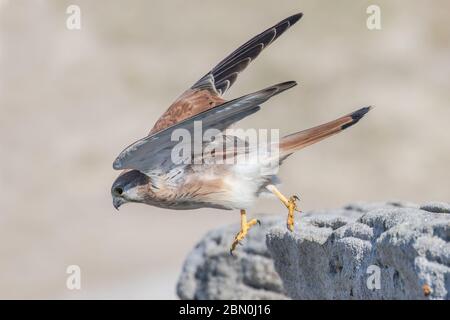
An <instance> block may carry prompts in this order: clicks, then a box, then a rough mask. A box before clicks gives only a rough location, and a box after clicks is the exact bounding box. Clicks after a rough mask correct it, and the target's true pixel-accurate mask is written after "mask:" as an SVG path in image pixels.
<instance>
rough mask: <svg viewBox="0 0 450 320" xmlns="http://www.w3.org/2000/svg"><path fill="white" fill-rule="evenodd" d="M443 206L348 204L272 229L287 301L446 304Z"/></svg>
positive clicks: (448, 252)
mask: <svg viewBox="0 0 450 320" xmlns="http://www.w3.org/2000/svg"><path fill="white" fill-rule="evenodd" d="M448 206H449V205H448V204H445V203H439V204H436V203H433V204H432V205H430V204H427V205H424V206H417V205H414V204H410V203H401V202H388V203H384V204H383V203H379V204H361V203H360V204H352V205H348V206H346V207H344V210H342V209H338V210H337V211H335V210H328V211H327V212H328V214H327V213H325V212H321V213H317V212H316V214H307V215H305V216H304V217H303V218H300V219H298V221H299V223H298V224H297V225H296V228H295V230H294V232H289V231H287V230H286V229H285V228H283V227H282V226H281V225H280V226H274V227H273V228H272V229H271V230H269V233H268V235H267V238H266V241H267V246H268V249H269V251H270V253H271V255H272V257H273V259H274V261H275V268H276V270H277V271H278V273H279V275H280V277H281V278H282V279H283V284H284V287H285V289H286V292H287V294H288V295H289V296H290V297H292V298H293V299H449V297H450V243H449V239H450V215H448V214H446V213H436V211H438V210H440V211H439V212H445V211H446V208H447V207H448ZM436 208H439V209H436ZM425 209H427V210H425ZM430 211H431V212H430ZM336 213H337V216H336ZM378 271H379V275H380V277H379V280H380V281H379V286H380V287H379V289H378V288H377V283H376V281H375V280H374V279H375V278H374V276H375V274H376V273H377V272H378ZM374 272H375V273H374ZM368 282H369V285H368ZM424 286H425V287H424ZM424 288H429V289H430V294H429V295H426V294H425V291H424Z"/></svg>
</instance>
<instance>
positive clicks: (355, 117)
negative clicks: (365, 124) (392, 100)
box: [341, 106, 372, 130]
mask: <svg viewBox="0 0 450 320" xmlns="http://www.w3.org/2000/svg"><path fill="white" fill-rule="evenodd" d="M370 109H372V106H369V107H364V108H361V109H359V110H356V111H355V112H353V113H351V114H349V116H351V117H352V121H351V122H349V123H346V124H344V125H343V126H342V127H341V129H342V130H344V129H347V128H348V127H351V126H352V125H354V124H356V123H358V121H359V120H361V119H362V118H363V117H364V116H365V115H366V113H367V112H369V111H370Z"/></svg>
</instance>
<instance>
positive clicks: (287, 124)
mask: <svg viewBox="0 0 450 320" xmlns="http://www.w3.org/2000/svg"><path fill="white" fill-rule="evenodd" d="M71 4H75V5H78V6H79V7H80V8H81V30H68V29H67V28H66V19H67V18H68V17H69V15H68V14H67V13H66V9H67V7H68V6H69V5H71ZM371 4H376V5H379V6H380V8H381V27H382V29H381V30H372V31H371V30H368V28H367V26H366V19H367V18H368V14H367V13H366V9H367V7H368V6H369V5H371ZM299 11H302V12H304V14H305V16H304V17H303V19H302V20H301V21H300V22H299V23H298V24H296V25H295V26H294V27H293V28H292V29H290V30H289V31H288V32H287V33H286V34H285V35H283V36H282V37H281V38H280V39H278V40H277V41H276V43H275V44H274V45H273V46H271V47H270V48H269V49H267V50H265V51H264V52H263V53H262V54H261V55H260V56H259V57H258V59H257V61H256V62H254V63H253V64H252V65H251V66H250V67H249V68H248V69H247V70H246V72H245V73H243V74H242V75H241V76H240V78H239V79H238V81H237V83H236V85H235V86H234V87H233V88H232V89H231V90H230V91H229V93H228V94H227V98H232V97H237V96H240V95H242V94H245V93H248V92H251V91H255V90H257V89H260V88H263V87H266V86H268V85H271V84H274V83H277V82H281V81H286V80H296V81H298V82H299V86H297V87H295V88H294V89H292V90H289V91H288V92H286V93H284V94H282V95H280V96H277V97H276V98H274V99H273V100H271V101H270V102H268V104H267V105H266V106H265V108H263V110H262V111H260V112H259V113H257V114H255V115H253V116H251V117H249V118H247V119H245V120H244V121H243V122H242V126H244V127H256V128H280V130H281V133H282V134H288V133H291V132H294V131H298V130H299V129H305V128H307V127H310V126H313V125H317V124H320V123H322V122H325V121H328V120H332V119H334V118H336V117H338V116H341V115H343V114H346V113H348V112H350V111H353V110H355V109H357V108H360V107H362V106H366V105H374V106H376V108H375V109H374V110H373V111H372V112H371V113H370V114H369V115H368V117H367V118H365V119H364V120H363V121H361V123H359V124H358V125H357V126H355V127H353V128H352V129H350V130H348V131H346V132H344V133H342V134H340V135H338V136H335V137H332V138H330V139H328V140H326V141H323V142H321V143H319V144H317V145H314V146H312V147H309V148H307V149H304V150H303V151H302V152H300V153H298V154H296V155H294V156H292V157H291V158H290V159H289V160H288V161H286V162H285V164H284V166H283V167H282V169H281V174H280V175H281V178H282V180H283V185H282V187H281V190H282V191H284V192H285V193H286V194H287V195H290V194H294V193H298V194H300V195H301V202H300V206H301V208H302V209H303V210H309V209H316V208H330V207H339V206H343V205H345V204H347V203H350V202H355V201H382V200H407V201H412V202H416V203H421V202H425V201H431V200H441V201H449V200H450V186H449V181H450V170H449V163H450V151H449V146H450V145H449V142H450V141H449V140H450V134H449V127H448V126H449V119H450V108H449V100H450V90H449V89H450V77H449V74H450V60H449V57H450V41H449V39H450V27H449V24H448V12H450V2H448V1H436V2H434V3H433V5H432V6H431V5H430V3H429V2H428V1H424V0H423V1H406V0H403V1H400V0H398V1H360V0H353V1H350V0H346V1H339V2H337V1H331V0H328V1H325V0H321V1H317V0H310V1H261V0H246V1H239V2H238V1H205V0H190V1H182V0H176V1H174V0H172V1H163V0H158V1H156V0H154V1H126V2H125V1H111V0H108V1H107V0H97V1H87V0H86V1H75V0H71V1H60V0H58V1H56V0H54V1H44V0H41V1H38V0H33V1H31V0H14V1H12V0H9V1H8V0H0V111H1V115H0V165H1V166H0V168H1V169H0V199H1V205H0V208H1V209H0V212H1V213H0V298H27V299H30V298H31V299H35V298H62V299H78V298H101V299H108V298H150V299H153V298H169V299H171V298H176V295H175V283H176V281H177V276H178V273H179V272H180V269H181V267H182V263H183V260H184V258H185V257H186V255H187V254H188V252H189V251H190V249H191V248H192V247H193V246H194V245H195V244H196V242H197V241H198V240H199V239H200V238H201V237H202V236H203V235H204V234H205V233H206V232H207V231H208V230H209V229H211V228H214V227H216V226H219V225H224V224H229V223H236V222H238V220H239V215H238V212H229V211H219V210H212V209H203V210H195V211H176V212H175V211H170V210H163V209H157V208H153V207H149V206H144V205H138V204H131V205H126V206H123V207H122V208H121V210H120V213H119V214H117V212H116V211H115V210H114V208H113V206H112V203H111V196H110V187H111V184H112V181H113V180H114V179H115V177H116V176H117V174H118V172H115V171H114V170H113V169H112V161H113V160H114V159H115V157H116V156H117V155H118V154H119V152H120V151H121V150H122V149H123V148H124V147H126V146H127V145H128V144H130V143H131V142H133V141H134V140H136V139H138V138H141V137H143V136H145V135H146V134H147V132H148V131H149V129H150V128H151V126H152V125H153V123H154V122H155V121H156V120H157V118H158V117H159V116H160V115H161V114H162V113H163V112H164V110H165V109H166V108H167V107H168V106H169V104H170V103H171V102H172V101H173V100H174V99H175V98H176V97H177V96H178V95H179V94H180V93H181V92H182V91H184V90H185V89H186V88H187V87H189V86H190V85H192V84H193V83H194V82H195V81H196V80H198V79H199V78H200V77H201V76H202V75H204V74H205V73H206V72H207V71H208V70H209V69H210V68H211V67H213V66H214V65H215V64H216V63H217V62H218V61H219V60H221V59H222V58H224V57H225V56H226V55H227V54H228V53H230V52H231V51H232V50H234V49H235V48H237V47H238V46H239V45H241V44H242V43H244V42H245V41H247V40H248V39H249V38H250V37H251V36H253V35H255V34H257V33H259V32H261V31H263V30H264V29H266V28H267V27H270V26H272V25H273V24H275V23H276V22H278V21H279V20H282V19H283V18H285V17H287V16H289V15H291V14H294V13H297V12H299ZM256 213H258V214H280V215H285V214H286V210H285V208H284V207H282V206H281V205H280V203H279V202H278V200H271V199H262V200H261V201H260V202H259V203H258V205H257V206H256V207H255V208H254V210H253V211H252V212H251V213H250V214H256ZM230 241H231V239H230ZM69 265H79V266H80V267H81V271H82V273H81V286H82V288H81V290H72V291H71V290H68V289H67V288H66V278H67V276H68V275H67V274H66V268H67V266H69Z"/></svg>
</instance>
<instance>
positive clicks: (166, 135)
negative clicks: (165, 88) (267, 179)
mask: <svg viewBox="0 0 450 320" xmlns="http://www.w3.org/2000/svg"><path fill="white" fill-rule="evenodd" d="M295 85H296V83H295V82H294V81H288V82H284V83H280V84H277V85H274V86H271V87H268V88H266V89H263V90H260V91H257V92H254V93H251V94H248V95H245V96H243V97H240V98H237V99H234V100H231V101H228V102H226V103H224V104H221V105H219V106H217V107H215V108H213V109H209V110H206V111H203V112H201V113H199V114H196V115H194V116H192V117H190V118H188V119H185V120H183V121H181V122H178V123H176V124H174V125H172V126H170V127H168V128H165V129H163V130H162V131H159V132H157V133H155V134H152V135H149V136H147V137H145V138H143V139H141V140H138V141H136V142H135V143H133V144H132V145H130V146H129V147H127V148H126V149H125V150H123V151H122V152H121V153H120V154H119V156H118V157H117V158H116V160H115V161H114V163H113V168H114V169H116V170H123V169H135V170H139V171H141V172H148V171H151V170H164V169H165V168H168V167H172V166H173V165H174V164H173V163H172V160H171V152H172V148H173V147H174V146H175V145H177V144H178V143H179V142H178V141H172V133H173V132H174V130H176V129H181V128H182V129H186V130H188V131H189V133H190V134H191V137H194V134H193V132H194V127H195V123H196V122H197V121H199V123H200V125H201V128H202V132H205V131H206V130H208V129H210V128H214V129H217V130H219V131H223V130H225V129H226V128H228V127H229V126H230V125H231V124H233V123H235V122H237V121H239V120H241V119H243V118H245V117H247V116H249V115H250V114H253V113H255V112H257V111H258V110H259V109H260V106H259V105H260V104H262V103H264V102H266V101H267V100H268V99H270V98H271V97H273V96H274V95H277V94H279V93H281V92H283V91H284V90H287V89H289V88H292V87H293V86H295ZM166 166H167V167H166Z"/></svg>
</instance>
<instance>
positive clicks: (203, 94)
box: [150, 13, 303, 134]
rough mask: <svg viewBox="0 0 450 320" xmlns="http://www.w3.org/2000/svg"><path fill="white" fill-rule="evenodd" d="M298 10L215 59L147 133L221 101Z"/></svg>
mask: <svg viewBox="0 0 450 320" xmlns="http://www.w3.org/2000/svg"><path fill="white" fill-rule="evenodd" d="M302 15H303V14H302V13H298V14H295V15H293V16H290V17H289V18H286V19H284V20H282V21H280V22H279V23H277V24H276V25H274V26H273V27H271V28H269V29H267V30H265V31H264V32H262V33H260V34H258V35H257V36H255V37H253V38H252V39H250V40H249V41H247V42H246V43H244V44H243V45H242V46H240V47H239V48H238V49H236V50H235V51H233V52H232V53H231V54H229V55H228V56H227V57H226V58H225V59H223V60H222V61H221V62H219V64H218V65H216V66H215V67H214V68H213V69H212V70H211V71H209V72H208V73H207V74H206V75H204V76H203V77H202V78H201V79H200V80H198V81H197V82H196V83H195V84H194V85H193V86H192V87H191V88H190V89H188V90H187V91H186V92H185V93H183V94H182V95H181V96H180V97H179V98H178V99H177V100H176V101H175V102H174V103H173V104H172V105H171V106H170V107H169V109H167V111H166V112H165V113H164V114H163V115H162V116H161V118H159V119H158V121H157V122H156V123H155V125H154V127H153V128H152V130H151V131H150V134H153V133H156V132H158V131H161V130H163V129H164V128H167V127H170V126H172V125H174V124H176V123H178V122H181V121H183V120H185V119H187V118H189V117H192V116H193V115H196V114H199V113H201V112H204V111H206V110H208V109H211V108H214V107H216V106H217V105H220V104H222V103H224V102H225V100H224V99H222V98H221V96H222V95H223V94H224V93H225V92H226V91H227V90H228V89H229V88H230V87H231V85H232V84H233V83H234V82H235V81H236V78H237V76H238V74H239V73H240V72H242V71H243V70H244V69H245V68H246V67H247V66H248V65H249V64H250V62H251V61H253V60H254V59H255V58H256V57H257V56H258V55H259V54H260V53H261V51H262V50H263V49H264V48H266V47H267V46H269V45H270V44H271V43H272V42H274V41H275V40H276V39H277V38H278V37H279V36H281V35H282V34H283V33H284V32H285V31H286V30H287V29H289V27H290V26H292V25H293V24H295V23H296V22H297V21H298V20H299V19H300V18H301V17H302Z"/></svg>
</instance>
